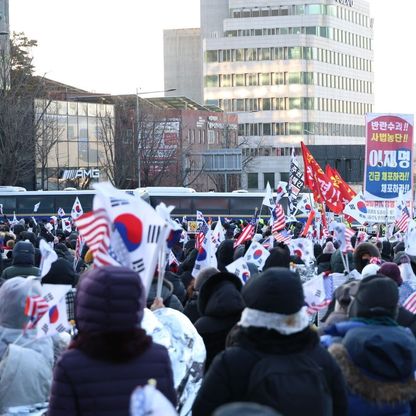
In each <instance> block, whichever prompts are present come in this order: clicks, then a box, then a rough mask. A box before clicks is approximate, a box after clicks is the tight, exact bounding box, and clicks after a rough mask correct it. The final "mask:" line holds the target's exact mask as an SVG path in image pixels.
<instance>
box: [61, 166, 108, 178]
mask: <svg viewBox="0 0 416 416" xmlns="http://www.w3.org/2000/svg"><path fill="white" fill-rule="evenodd" d="M99 177H100V170H99V169H85V168H81V169H66V170H64V171H63V172H62V179H65V180H70V179H86V178H91V179H99Z"/></svg>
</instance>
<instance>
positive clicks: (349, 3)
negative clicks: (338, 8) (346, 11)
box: [335, 0, 354, 7]
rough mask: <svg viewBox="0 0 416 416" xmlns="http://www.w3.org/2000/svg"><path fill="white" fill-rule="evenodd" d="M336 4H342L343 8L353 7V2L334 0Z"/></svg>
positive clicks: (352, 0) (351, 0)
mask: <svg viewBox="0 0 416 416" xmlns="http://www.w3.org/2000/svg"><path fill="white" fill-rule="evenodd" d="M335 1H336V2H337V3H339V4H342V5H343V6H348V7H353V6H354V0H335Z"/></svg>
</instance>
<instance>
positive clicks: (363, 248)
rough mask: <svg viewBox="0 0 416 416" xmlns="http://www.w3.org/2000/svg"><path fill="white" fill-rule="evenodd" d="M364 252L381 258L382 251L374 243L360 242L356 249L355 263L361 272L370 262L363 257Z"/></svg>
mask: <svg viewBox="0 0 416 416" xmlns="http://www.w3.org/2000/svg"><path fill="white" fill-rule="evenodd" d="M364 254H368V255H369V256H370V257H378V258H380V252H379V251H378V248H377V247H376V246H375V245H374V244H371V243H360V244H359V245H358V246H357V247H356V248H355V250H354V264H355V268H356V269H357V271H358V272H359V273H361V272H362V270H363V269H364V267H365V266H366V265H367V264H368V262H366V261H364V260H363V259H362V256H363V255H364Z"/></svg>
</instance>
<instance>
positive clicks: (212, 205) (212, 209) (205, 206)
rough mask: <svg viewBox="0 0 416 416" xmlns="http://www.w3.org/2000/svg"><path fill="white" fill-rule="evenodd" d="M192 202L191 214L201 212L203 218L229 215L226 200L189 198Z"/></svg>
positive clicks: (215, 197)
mask: <svg viewBox="0 0 416 416" xmlns="http://www.w3.org/2000/svg"><path fill="white" fill-rule="evenodd" d="M190 198H191V199H192V202H193V212H196V210H198V211H201V212H202V213H203V214H204V215H205V216H210V215H229V206H228V198H224V197H219V196H212V197H192V196H191V197H190Z"/></svg>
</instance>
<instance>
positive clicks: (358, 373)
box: [329, 344, 416, 405]
mask: <svg viewBox="0 0 416 416" xmlns="http://www.w3.org/2000/svg"><path fill="white" fill-rule="evenodd" d="M329 352H330V353H331V354H332V356H333V357H334V358H335V360H336V361H337V363H338V365H339V366H340V368H341V370H342V373H343V374H344V377H345V381H346V383H347V385H348V388H349V389H350V391H351V392H352V393H353V394H356V395H358V396H361V397H362V398H364V399H365V400H368V401H370V402H372V403H375V404H377V405H384V404H388V405H395V404H398V403H403V402H409V401H411V400H413V399H415V398H416V380H414V379H410V380H408V381H405V382H402V381H396V382H394V381H390V382H385V381H379V380H376V379H374V378H371V377H369V376H368V375H366V374H365V373H364V372H363V371H362V370H361V369H360V368H359V367H357V366H356V365H355V364H354V363H353V362H352V360H351V359H350V356H349V354H348V351H347V350H346V348H345V346H344V345H342V344H333V345H331V346H330V347H329Z"/></svg>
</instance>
